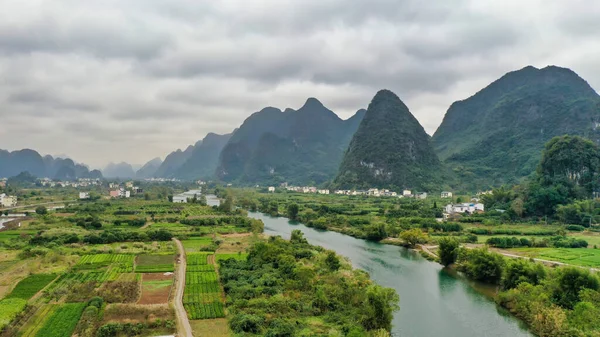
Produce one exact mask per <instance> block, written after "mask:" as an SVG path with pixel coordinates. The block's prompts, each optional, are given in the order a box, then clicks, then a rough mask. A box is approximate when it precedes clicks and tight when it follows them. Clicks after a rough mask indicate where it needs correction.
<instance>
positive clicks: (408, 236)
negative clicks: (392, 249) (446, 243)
mask: <svg viewBox="0 0 600 337" xmlns="http://www.w3.org/2000/svg"><path fill="white" fill-rule="evenodd" d="M400 239H402V240H404V242H406V244H407V245H409V246H410V247H414V246H416V245H418V244H421V243H425V242H427V236H426V235H425V234H424V233H423V231H422V230H420V229H418V228H413V229H409V230H406V231H404V232H402V233H400Z"/></svg>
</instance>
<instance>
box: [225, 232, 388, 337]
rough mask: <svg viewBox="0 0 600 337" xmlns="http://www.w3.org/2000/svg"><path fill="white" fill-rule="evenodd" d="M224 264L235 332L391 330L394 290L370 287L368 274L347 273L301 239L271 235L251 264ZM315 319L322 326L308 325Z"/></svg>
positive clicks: (252, 250) (253, 249) (346, 268)
mask: <svg viewBox="0 0 600 337" xmlns="http://www.w3.org/2000/svg"><path fill="white" fill-rule="evenodd" d="M307 252H312V253H309V254H307ZM334 257H335V258H334ZM220 264H221V268H220V269H219V273H220V275H221V281H222V283H223V287H224V289H225V292H226V294H227V298H228V311H229V313H230V314H231V319H230V320H229V324H230V327H231V329H232V330H233V331H234V332H235V333H237V334H244V333H251V334H255V335H260V336H295V335H299V333H300V332H301V331H302V333H303V334H304V335H307V336H314V335H319V334H320V333H319V331H324V330H323V329H325V330H326V331H330V332H331V333H335V334H342V333H344V331H349V330H352V327H356V328H357V329H358V330H359V331H375V330H378V329H387V330H389V329H390V327H391V319H392V314H393V312H394V311H395V310H397V309H398V307H397V303H398V296H397V294H396V293H395V292H394V290H392V289H387V288H382V287H380V286H377V285H375V284H372V282H370V281H369V280H368V275H367V274H366V273H364V272H360V271H351V270H349V268H350V267H349V266H348V265H347V264H344V263H343V261H341V260H340V259H339V258H338V257H337V256H335V254H334V253H333V252H328V251H324V250H323V249H322V248H320V247H315V246H311V245H309V244H308V243H306V240H304V238H303V237H302V236H300V235H295V236H294V240H293V241H285V240H283V239H281V238H277V237H273V238H270V239H269V240H268V241H267V242H258V243H256V244H255V245H254V246H252V247H251V248H250V251H249V255H248V258H247V260H242V261H240V260H234V259H229V260H225V261H220ZM292 294H293V295H292ZM313 320H318V321H320V322H322V325H320V326H314V325H311V324H308V323H307V322H309V321H313ZM347 329H349V330H347ZM363 335H364V334H363Z"/></svg>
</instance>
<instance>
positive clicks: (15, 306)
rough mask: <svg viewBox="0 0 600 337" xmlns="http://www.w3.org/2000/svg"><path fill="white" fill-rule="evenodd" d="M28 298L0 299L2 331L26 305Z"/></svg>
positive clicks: (0, 324) (0, 326)
mask: <svg viewBox="0 0 600 337" xmlns="http://www.w3.org/2000/svg"><path fill="white" fill-rule="evenodd" d="M26 305H27V300H24V299H22V298H5V299H3V300H0V331H2V329H3V328H4V327H5V326H6V325H8V323H10V321H12V319H13V318H15V316H17V315H18V314H19V313H20V312H21V311H23V309H25V306H26Z"/></svg>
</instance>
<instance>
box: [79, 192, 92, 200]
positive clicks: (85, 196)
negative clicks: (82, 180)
mask: <svg viewBox="0 0 600 337" xmlns="http://www.w3.org/2000/svg"><path fill="white" fill-rule="evenodd" d="M89 198H90V194H89V193H88V192H79V199H89Z"/></svg>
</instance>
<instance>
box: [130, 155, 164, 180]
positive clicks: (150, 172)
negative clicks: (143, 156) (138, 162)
mask: <svg viewBox="0 0 600 337" xmlns="http://www.w3.org/2000/svg"><path fill="white" fill-rule="evenodd" d="M162 162H163V161H162V159H160V158H158V157H156V158H154V159H152V160H150V161H149V162H147V163H146V164H144V165H143V166H142V167H141V168H140V169H139V170H137V171H136V172H135V177H136V178H138V179H146V178H152V177H154V174H155V173H156V171H157V170H158V168H159V167H160V165H161V164H162Z"/></svg>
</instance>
